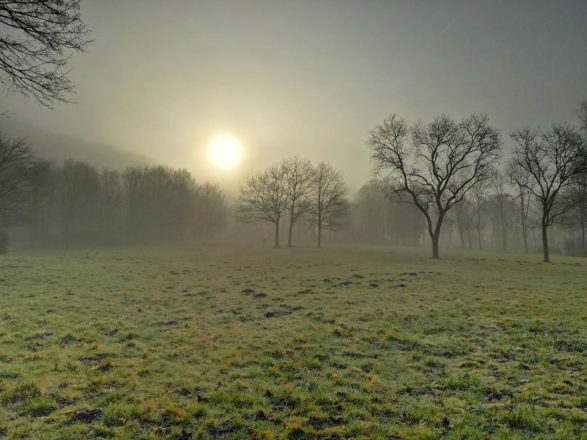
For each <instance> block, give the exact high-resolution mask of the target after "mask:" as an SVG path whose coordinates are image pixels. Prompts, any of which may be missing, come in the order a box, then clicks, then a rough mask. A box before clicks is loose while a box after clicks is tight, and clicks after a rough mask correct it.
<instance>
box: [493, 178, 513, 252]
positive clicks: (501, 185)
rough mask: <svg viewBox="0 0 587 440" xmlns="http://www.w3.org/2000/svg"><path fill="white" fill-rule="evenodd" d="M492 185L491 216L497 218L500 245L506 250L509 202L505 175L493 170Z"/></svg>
mask: <svg viewBox="0 0 587 440" xmlns="http://www.w3.org/2000/svg"><path fill="white" fill-rule="evenodd" d="M491 185H492V186H493V190H494V193H493V204H492V205H493V208H494V209H493V210H492V211H493V217H494V218H495V219H496V220H497V222H496V223H497V225H498V230H499V232H498V234H497V235H498V237H499V238H500V240H501V247H502V250H503V251H504V252H507V250H508V227H509V217H510V216H509V209H508V208H509V202H510V195H509V194H508V193H507V189H506V186H507V181H506V178H505V176H504V175H503V174H502V173H500V172H499V171H498V170H495V171H494V173H493V176H492V178H491Z"/></svg>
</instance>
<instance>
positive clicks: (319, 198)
mask: <svg viewBox="0 0 587 440" xmlns="http://www.w3.org/2000/svg"><path fill="white" fill-rule="evenodd" d="M313 190H314V191H313V192H314V194H313V203H312V205H311V210H312V215H313V217H314V219H315V222H316V228H317V230H318V241H317V246H318V247H321V246H322V231H323V230H324V229H335V228H336V227H337V226H340V223H341V222H342V221H343V220H344V218H345V217H346V215H347V213H348V202H347V200H346V194H347V188H346V184H345V182H344V179H343V177H342V174H341V173H340V171H338V170H336V169H335V168H334V167H332V166H331V165H328V164H326V163H324V162H320V163H319V164H318V166H317V167H316V170H315V173H314V178H313Z"/></svg>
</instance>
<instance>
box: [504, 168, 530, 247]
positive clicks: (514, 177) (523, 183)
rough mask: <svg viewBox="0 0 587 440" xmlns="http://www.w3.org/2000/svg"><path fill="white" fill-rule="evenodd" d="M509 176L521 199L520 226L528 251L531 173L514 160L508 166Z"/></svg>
mask: <svg viewBox="0 0 587 440" xmlns="http://www.w3.org/2000/svg"><path fill="white" fill-rule="evenodd" d="M508 176H509V180H510V183H511V184H512V185H513V186H514V188H515V189H516V195H515V198H516V199H518V200H519V201H520V208H519V211H520V228H521V231H522V242H523V245H524V252H528V214H529V212H530V192H529V191H528V185H530V174H529V173H528V172H527V171H526V170H525V169H524V168H522V167H520V166H519V165H517V164H516V161H512V162H510V164H509V167H508Z"/></svg>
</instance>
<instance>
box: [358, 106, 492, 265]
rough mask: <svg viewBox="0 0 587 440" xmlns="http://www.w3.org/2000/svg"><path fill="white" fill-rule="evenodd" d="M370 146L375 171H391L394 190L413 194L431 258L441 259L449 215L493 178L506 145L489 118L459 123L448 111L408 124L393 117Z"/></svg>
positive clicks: (373, 136) (376, 131)
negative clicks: (424, 225) (440, 246)
mask: <svg viewBox="0 0 587 440" xmlns="http://www.w3.org/2000/svg"><path fill="white" fill-rule="evenodd" d="M369 144H370V145H371V146H372V148H373V153H372V158H373V160H374V161H375V166H376V170H377V171H379V172H380V171H383V170H389V171H390V172H391V176H392V178H393V181H394V188H395V190H396V191H398V192H404V193H407V194H409V195H410V197H411V199H412V203H413V204H414V205H415V206H416V207H417V208H418V209H419V210H420V211H421V212H422V214H423V215H424V217H425V218H426V222H427V225H428V233H429V235H430V238H431V240H432V257H433V258H439V251H438V243H439V238H440V232H441V228H442V223H443V220H444V218H445V216H446V213H447V212H448V211H449V210H450V209H451V208H452V207H453V206H454V205H455V204H457V203H459V202H460V201H461V200H462V199H463V198H464V197H465V195H466V194H467V193H468V192H469V191H470V190H471V189H472V188H474V187H475V185H478V184H479V183H480V182H483V181H485V180H487V179H489V178H490V176H491V171H492V167H493V164H494V163H495V161H496V160H497V154H498V151H499V148H500V145H501V141H500V136H499V133H498V131H497V130H495V129H494V128H493V127H491V126H490V125H489V122H488V118H487V117H486V116H476V115H473V116H470V117H468V118H466V119H464V120H462V121H461V122H460V123H457V122H455V121H453V120H452V119H451V118H450V117H448V116H446V115H443V116H440V117H438V118H436V119H435V120H434V121H433V122H432V123H430V124H428V125H423V124H420V123H418V124H416V125H415V126H413V127H409V126H408V124H407V123H406V121H405V120H403V119H401V118H399V117H397V116H395V115H393V116H391V117H390V118H388V119H386V120H385V121H384V122H383V123H382V124H381V125H379V126H377V127H376V128H375V129H374V130H372V131H371V134H370V137H369Z"/></svg>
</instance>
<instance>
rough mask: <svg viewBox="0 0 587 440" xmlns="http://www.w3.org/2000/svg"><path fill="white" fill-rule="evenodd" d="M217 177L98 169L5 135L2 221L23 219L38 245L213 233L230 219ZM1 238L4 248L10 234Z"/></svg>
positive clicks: (0, 150)
mask: <svg viewBox="0 0 587 440" xmlns="http://www.w3.org/2000/svg"><path fill="white" fill-rule="evenodd" d="M226 216H227V206H226V202H225V198H224V194H223V193H222V191H221V190H220V189H219V188H218V187H217V186H215V185H210V184H197V183H196V182H195V180H194V178H193V177H192V176H191V175H190V173H189V172H188V171H186V170H177V169H171V168H167V167H162V166H144V167H131V168H127V169H125V170H124V171H116V170H110V169H104V170H98V169H96V168H95V167H93V166H92V165H90V164H88V163H84V162H76V161H71V160H68V161H65V162H64V163H62V164H54V163H50V162H47V161H44V160H40V159H38V158H36V157H35V156H34V155H33V154H32V152H31V150H30V148H29V147H28V146H27V145H26V143H25V142H24V141H22V140H19V141H9V140H7V139H5V138H4V137H0V226H3V227H7V226H15V225H17V226H21V227H25V228H26V229H28V231H29V235H30V244H31V246H35V247H75V246H90V245H97V244H107V245H118V244H126V243H150V242H156V241H162V240H166V241H169V240H185V239H195V238H207V237H210V236H211V235H212V234H214V233H215V232H217V231H219V230H220V229H221V228H222V226H223V225H224V224H225V222H226ZM0 242H1V243H2V244H3V246H2V247H3V248H4V250H5V248H6V244H7V240H6V234H5V233H4V234H2V238H1V239H0Z"/></svg>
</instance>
